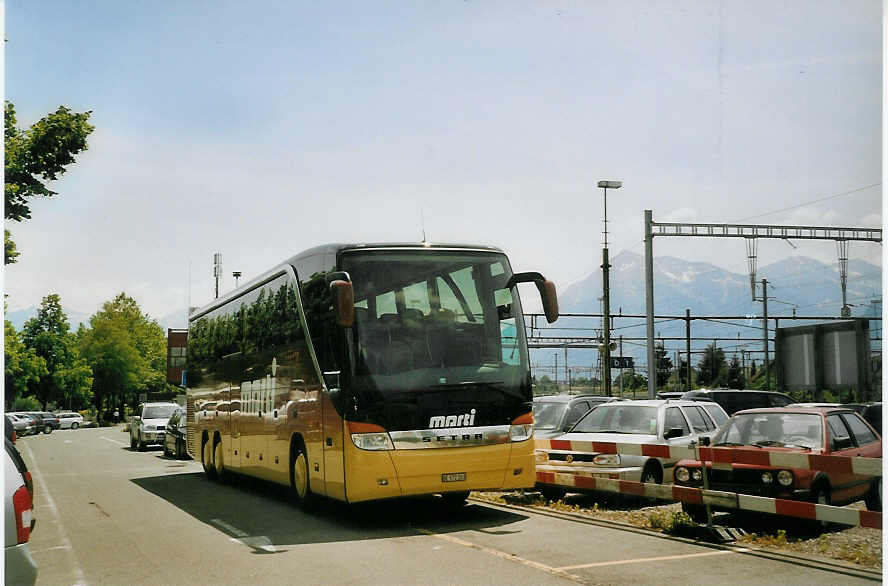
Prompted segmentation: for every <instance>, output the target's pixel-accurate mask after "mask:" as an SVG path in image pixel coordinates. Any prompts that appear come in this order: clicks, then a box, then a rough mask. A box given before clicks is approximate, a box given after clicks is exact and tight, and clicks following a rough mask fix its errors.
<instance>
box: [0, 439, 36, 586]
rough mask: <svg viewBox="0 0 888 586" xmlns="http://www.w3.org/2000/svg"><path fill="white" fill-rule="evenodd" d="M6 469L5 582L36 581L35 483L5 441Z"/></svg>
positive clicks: (22, 582) (11, 445) (22, 462)
mask: <svg viewBox="0 0 888 586" xmlns="http://www.w3.org/2000/svg"><path fill="white" fill-rule="evenodd" d="M5 461H6V464H5V469H4V477H3V478H4V483H3V484H4V493H5V494H4V503H3V510H4V513H3V514H4V517H5V520H4V535H5V538H4V543H3V545H4V552H3V553H4V555H3V559H4V568H3V570H4V573H5V583H6V584H34V583H35V582H36V581H37V564H36V563H35V562H34V558H33V557H31V550H30V546H29V545H28V542H29V541H30V539H31V531H33V529H34V524H35V520H34V486H33V484H32V483H31V474H30V473H29V472H28V468H27V466H26V465H25V461H24V460H22V457H21V454H19V453H18V450H17V449H16V448H15V446H14V445H13V444H12V442H11V441H9V440H6V460H5Z"/></svg>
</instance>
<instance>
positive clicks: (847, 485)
mask: <svg viewBox="0 0 888 586" xmlns="http://www.w3.org/2000/svg"><path fill="white" fill-rule="evenodd" d="M711 445H712V447H714V448H716V447H717V448H728V449H736V450H743V451H745V452H749V451H750V450H755V451H758V450H761V451H762V452H764V453H770V454H776V453H780V452H784V453H785V452H795V453H803V454H817V455H832V456H849V457H867V458H881V457H882V440H881V438H880V437H879V434H878V433H876V431H875V430H874V429H873V428H872V427H871V426H870V425H869V424H868V423H867V422H866V421H864V420H863V418H861V417H860V415H858V414H857V413H856V412H854V411H853V410H851V409H847V408H841V407H779V408H771V409H748V410H745V411H738V412H737V413H735V414H734V415H733V416H732V417H731V419H730V420H729V421H728V422H727V423H725V424H724V425H723V426H722V427H721V428H720V429H719V431H718V433H717V434H716V435H715V436H714V437H713V438H712V444H711ZM717 459H718V458H717ZM706 470H707V473H708V474H709V489H710V490H720V491H725V492H736V493H740V494H750V495H756V496H765V497H771V498H779V499H790V500H804V501H811V502H815V503H820V504H827V505H829V504H831V505H844V504H848V503H851V502H854V501H858V500H861V499H863V500H865V501H866V506H867V508H868V509H870V510H873V511H881V510H882V477H881V476H865V475H861V474H853V473H852V472H838V471H829V472H828V471H825V470H809V469H804V468H785V467H776V466H773V465H760V464H758V465H756V464H739V463H732V464H730V468H726V467H720V466H716V467H715V469H713V468H712V462H708V461H707V462H706ZM675 484H678V485H683V486H692V487H697V488H699V487H702V485H703V481H702V474H701V463H700V462H699V461H695V460H681V461H679V462H678V464H677V465H676V468H675ZM682 508H683V509H684V510H685V512H687V513H688V514H690V515H691V516H692V517H694V518H697V519H699V518H701V517H703V516H705V513H703V512H702V509H703V507H702V506H700V505H692V504H687V503H682Z"/></svg>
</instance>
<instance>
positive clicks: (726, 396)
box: [681, 389, 795, 415]
mask: <svg viewBox="0 0 888 586" xmlns="http://www.w3.org/2000/svg"><path fill="white" fill-rule="evenodd" d="M681 398H682V399H685V400H689V401H715V402H716V403H718V404H719V405H721V406H722V409H724V410H725V413H727V414H728V415H733V414H734V413H736V412H737V411H741V410H743V409H759V408H762V407H786V406H787V405H791V404H792V403H795V401H793V399H792V397H790V396H789V395H784V394H783V393H776V392H774V391H756V390H741V389H698V390H696V391H688V392H687V393H685V394H683V395H682V396H681Z"/></svg>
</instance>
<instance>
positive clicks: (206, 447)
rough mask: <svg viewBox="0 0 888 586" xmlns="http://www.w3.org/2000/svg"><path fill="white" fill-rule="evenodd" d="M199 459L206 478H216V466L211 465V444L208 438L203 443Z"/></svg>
mask: <svg viewBox="0 0 888 586" xmlns="http://www.w3.org/2000/svg"><path fill="white" fill-rule="evenodd" d="M200 461H201V464H203V469H204V473H205V474H206V475H207V478H210V479H214V478H216V468H215V467H214V466H213V444H212V443H211V442H210V440H209V439H207V440H206V441H205V442H204V444H203V448H202V449H201V456H200Z"/></svg>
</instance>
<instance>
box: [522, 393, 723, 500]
mask: <svg viewBox="0 0 888 586" xmlns="http://www.w3.org/2000/svg"><path fill="white" fill-rule="evenodd" d="M727 418H728V417H727V415H726V414H725V412H724V410H723V409H722V408H721V407H720V406H719V405H718V404H717V403H703V402H696V401H686V400H673V399H667V400H662V399H660V400H645V401H620V402H614V403H605V404H604V405H599V406H598V407H596V408H595V409H593V410H592V411H589V413H587V414H586V415H585V416H584V417H583V418H582V419H580V420H579V421H578V422H577V424H576V425H574V427H573V429H571V431H570V432H569V433H565V434H563V435H560V436H558V437H557V438H554V442H555V443H554V447H553V446H550V447H548V448H545V449H541V448H540V447H539V445H544V444H546V443H545V442H541V443H540V444H539V445H538V449H537V450H536V469H537V471H538V472H556V473H559V472H560V473H568V474H576V475H580V476H600V477H604V478H616V479H620V480H634V481H637V482H638V481H640V482H653V483H662V482H664V481H665V482H671V481H672V475H673V470H674V468H675V464H676V462H677V461H678V458H669V457H655V456H649V455H642V448H641V446H642V445H662V446H689V445H691V443H694V442H699V440H700V438H701V437H711V436H712V435H714V434H715V432H716V429H717V428H718V423H719V422H723V421H726V420H727ZM565 440H566V441H569V442H587V443H588V442H608V443H618V444H634V445H637V446H638V449H637V450H635V449H630V450H629V451H631V452H633V453H632V454H626V453H622V454H608V453H600V452H596V451H593V450H591V445H578V446H570V445H568V444H567V443H566V441H565ZM550 441H553V440H550ZM562 442H564V443H562ZM559 444H561V445H560V446H559ZM558 447H569V448H574V449H554V448H558ZM575 448H579V449H575ZM537 487H538V488H540V489H541V490H542V492H543V493H544V494H546V496H549V497H555V498H557V497H558V496H563V494H564V492H565V491H566V490H568V489H569V490H570V491H571V492H576V491H578V490H577V489H576V488H573V486H572V485H570V486H569V487H568V486H563V485H558V484H547V483H540V482H538V483H537Z"/></svg>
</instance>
